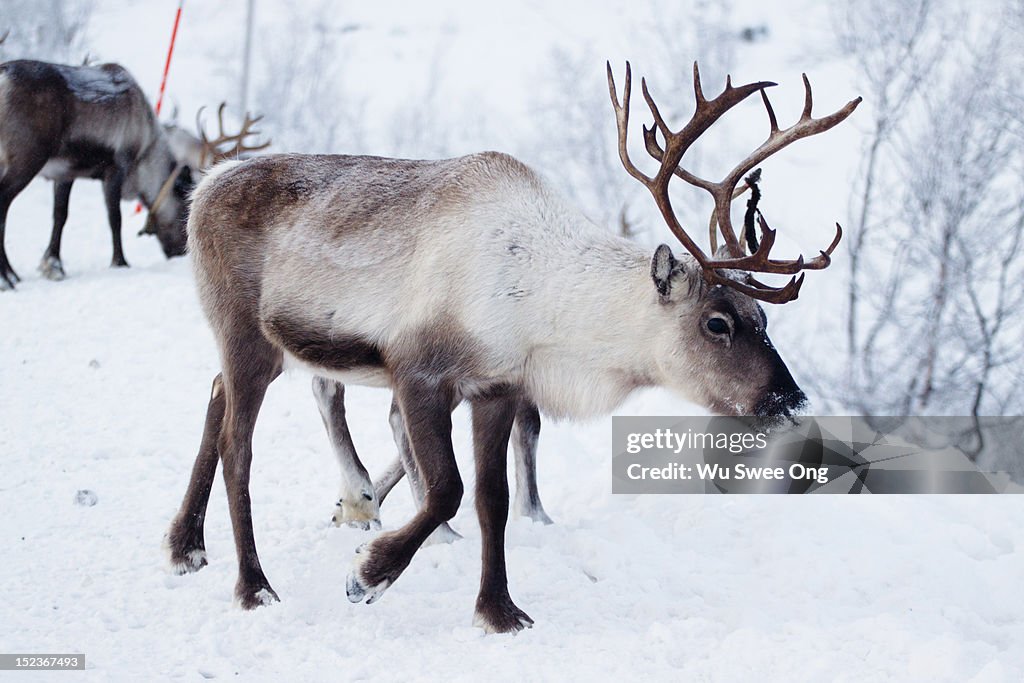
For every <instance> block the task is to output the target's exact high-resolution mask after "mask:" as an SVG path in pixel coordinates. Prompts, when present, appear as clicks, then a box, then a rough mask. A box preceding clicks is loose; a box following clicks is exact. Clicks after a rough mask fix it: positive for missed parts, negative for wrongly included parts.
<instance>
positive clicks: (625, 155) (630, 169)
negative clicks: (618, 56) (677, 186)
mask: <svg viewBox="0 0 1024 683" xmlns="http://www.w3.org/2000/svg"><path fill="white" fill-rule="evenodd" d="M605 67H606V69H607V71H608V94H609V95H610V96H611V98H612V108H613V109H614V110H615V124H616V127H617V128H618V131H619V160H620V161H622V165H623V166H625V167H626V172H627V173H629V175H631V176H633V177H634V178H636V179H637V180H639V181H640V182H641V183H643V184H644V185H649V184H650V183H651V182H652V179H651V178H649V177H647V176H646V175H644V174H643V173H642V172H641V171H640V169H638V168H637V167H636V165H635V164H634V163H633V162H632V160H630V158H629V150H628V149H627V147H626V141H627V139H628V137H627V132H628V130H629V95H630V89H631V88H632V81H633V74H632V72H631V70H630V66H629V62H626V81H625V84H624V86H623V88H622V104H621V105H620V104H619V94H618V89H617V88H616V87H615V76H614V75H613V74H612V63H611V62H605Z"/></svg>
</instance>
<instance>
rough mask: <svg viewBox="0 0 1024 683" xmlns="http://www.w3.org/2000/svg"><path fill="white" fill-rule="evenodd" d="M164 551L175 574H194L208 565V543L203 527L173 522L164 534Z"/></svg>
mask: <svg viewBox="0 0 1024 683" xmlns="http://www.w3.org/2000/svg"><path fill="white" fill-rule="evenodd" d="M163 546H164V552H166V553H167V558H168V560H169V561H170V564H171V571H172V572H174V573H175V574H179V575H180V574H192V573H195V572H197V571H199V570H200V569H202V568H203V567H205V566H206V543H205V542H204V541H203V531H202V529H194V528H190V527H181V526H179V525H178V523H177V522H174V523H172V524H171V529H170V531H168V532H167V535H166V536H164V543H163Z"/></svg>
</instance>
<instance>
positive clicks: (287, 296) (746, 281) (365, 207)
mask: <svg viewBox="0 0 1024 683" xmlns="http://www.w3.org/2000/svg"><path fill="white" fill-rule="evenodd" d="M805 84H806V81H805ZM770 85H773V84H771V83H768V82H758V83H751V84H749V85H743V86H739V87H734V86H733V85H732V84H731V82H727V84H726V88H725V90H724V91H723V92H722V93H721V94H720V95H719V96H718V97H715V98H714V99H711V100H708V99H706V98H705V97H704V95H703V92H702V90H701V84H700V78H699V74H698V72H697V69H696V65H695V66H694V88H695V93H696V99H697V106H696V111H695V113H694V115H693V116H692V118H691V119H690V121H689V122H688V123H687V124H686V125H685V126H684V127H683V128H682V129H681V130H680V131H678V132H673V131H672V130H671V129H670V128H669V127H668V125H667V124H666V122H665V121H664V120H663V119H662V117H661V115H660V113H659V112H658V108H657V107H656V106H655V104H654V100H653V99H652V98H651V97H650V95H649V93H648V92H647V88H646V84H645V85H644V88H643V89H644V97H645V99H646V101H647V103H648V105H649V106H650V109H651V113H652V115H653V116H654V121H655V125H654V127H653V128H652V129H650V130H647V129H645V134H644V138H645V141H646V143H647V144H646V146H647V151H648V153H649V154H650V155H651V156H652V157H653V158H654V159H655V160H656V161H657V162H658V163H659V168H658V172H657V173H656V174H654V175H653V176H648V175H646V174H644V173H643V172H642V171H640V170H639V169H638V168H637V167H636V166H635V165H634V164H633V163H632V161H630V158H629V155H628V153H627V146H626V142H627V124H628V118H629V95H630V74H629V67H628V65H627V73H626V84H625V94H624V98H623V102H622V103H621V104H620V103H619V102H618V98H617V95H616V90H615V85H614V81H613V78H612V73H611V68H610V66H609V69H608V87H609V91H610V92H611V95H612V102H613V104H614V107H615V113H616V120H617V122H618V131H619V152H620V156H621V158H622V162H623V164H624V165H625V167H626V169H627V171H628V172H629V173H630V175H632V176H633V177H635V178H636V179H637V180H639V181H640V182H641V183H642V184H643V185H644V186H645V187H647V188H648V189H649V190H650V192H651V194H652V195H653V197H654V199H655V202H656V203H657V205H658V207H659V209H660V210H661V213H662V215H663V216H664V218H665V220H666V222H667V224H668V226H669V228H670V229H671V230H672V232H673V233H674V234H675V235H676V237H677V238H678V239H679V240H680V242H681V244H682V245H683V247H684V248H685V249H686V251H687V252H688V255H683V256H682V257H680V258H679V259H677V258H675V257H674V256H673V254H672V250H671V249H670V248H669V247H668V246H666V245H661V246H660V247H658V249H657V250H656V251H655V253H654V256H653V258H651V256H649V255H648V254H647V253H645V252H644V251H643V250H642V249H641V248H640V247H638V246H637V245H636V244H633V243H631V242H629V241H627V240H624V239H622V238H619V237H616V236H614V235H613V234H611V233H610V232H608V231H605V230H603V229H601V228H599V227H597V226H596V225H594V224H593V223H591V222H590V221H588V220H587V219H586V218H585V217H583V216H582V215H581V214H580V212H578V211H576V210H575V209H573V208H571V207H569V206H567V205H566V204H565V203H564V202H563V201H562V200H561V199H560V198H559V197H558V196H557V195H556V194H555V193H554V192H553V191H552V190H551V189H550V188H549V187H548V185H547V184H545V183H544V181H543V180H541V179H540V178H539V177H538V176H537V174H535V173H534V172H533V171H532V170H530V169H529V168H528V167H526V166H525V165H523V164H522V163H520V162H518V161H517V160H515V159H514V158H512V157H509V156H507V155H504V154H498V153H493V152H490V153H483V154H475V155H471V156H467V157H461V158H458V159H449V160H442V161H406V160H397V159H381V158H376V157H351V156H305V155H276V156H266V157H262V158H258V159H253V160H251V161H247V162H244V163H239V164H224V165H221V166H218V167H217V168H216V169H214V170H213V171H212V172H211V173H210V174H209V175H208V176H207V178H206V179H205V180H204V181H203V182H202V183H201V184H200V186H199V187H198V189H197V190H196V193H195V199H194V204H193V210H192V215H191V218H190V219H189V245H190V250H191V252H192V253H193V258H194V261H193V263H194V267H195V272H196V277H197V281H198V288H199V294H200V298H201V301H202V305H203V308H204V310H205V312H206V315H207V316H208V318H209V321H210V324H211V326H212V327H213V330H214V332H215V335H216V337H217V341H218V344H219V347H220V352H221V360H222V368H223V376H222V378H223V381H222V383H220V384H219V385H216V384H215V387H214V393H213V397H212V399H211V401H210V407H209V411H208V413H207V422H206V431H205V432H204V435H203V441H204V444H211V447H210V448H209V449H206V450H201V451H200V457H199V458H198V459H197V461H196V464H195V467H194V469H193V473H192V479H191V482H190V484H189V490H188V492H187V494H186V498H185V502H184V504H183V506H182V509H181V510H180V512H179V514H178V516H177V517H176V518H175V521H174V523H173V524H172V528H171V532H170V534H169V539H170V552H171V557H172V559H173V560H174V561H175V562H176V563H177V564H178V567H179V568H180V569H181V570H184V571H189V570H195V569H198V568H199V567H201V566H202V564H204V563H205V559H204V550H203V549H202V547H201V539H202V520H203V514H204V511H205V503H206V499H207V498H208V496H209V491H210V484H211V482H212V479H213V471H214V469H215V468H216V457H210V456H209V454H210V453H216V454H219V457H220V459H221V460H222V462H223V466H224V468H223V469H224V480H225V484H226V486H227V492H228V504H229V508H230V512H231V521H232V526H233V528H234V533H235V544H236V550H237V553H238V564H239V573H238V582H237V584H236V586H235V595H236V597H237V599H238V601H239V602H240V603H241V605H242V606H243V607H245V608H253V607H256V606H258V605H261V604H266V603H269V602H271V601H274V600H276V599H277V594H276V593H275V592H274V591H273V589H271V587H270V583H269V582H268V581H267V579H266V576H265V575H264V573H263V570H262V568H261V566H260V562H259V558H258V556H257V553H256V546H255V541H254V538H253V530H252V517H251V514H252V513H251V508H250V501H249V470H250V463H251V459H252V433H253V427H254V424H255V421H256V415H257V413H258V412H259V408H260V404H261V403H262V400H263V396H264V393H265V391H266V389H267V386H268V385H269V384H270V382H272V381H273V380H274V378H276V377H277V376H278V375H279V374H280V373H281V371H282V367H283V366H284V365H286V364H294V365H298V366H302V367H306V368H308V369H310V370H312V372H313V373H314V374H315V375H318V376H321V377H324V378H326V379H327V380H328V381H337V382H354V383H361V384H369V385H380V386H390V387H392V388H393V390H394V393H395V400H396V403H397V406H398V409H399V412H400V415H401V417H402V419H403V422H404V430H405V433H406V435H407V437H408V439H409V443H410V445H411V451H412V454H413V457H414V459H415V463H416V466H417V469H418V470H419V472H420V474H421V475H422V477H423V479H424V482H425V491H426V499H425V501H424V505H423V506H422V508H421V509H420V510H419V511H418V512H417V513H416V514H415V516H414V517H413V518H412V520H410V521H409V522H408V523H407V524H406V525H405V526H403V527H401V528H399V529H397V530H395V531H391V532H387V533H384V534H382V535H380V536H378V537H377V538H376V539H375V540H373V541H372V542H370V543H368V544H366V545H364V546H363V547H361V548H360V549H359V550H358V551H357V554H356V558H355V563H354V566H353V569H352V573H351V574H350V575H349V578H348V583H347V592H348V596H349V599H350V600H352V601H353V602H358V601H362V600H366V601H367V602H373V601H375V600H377V599H379V598H380V597H381V595H382V594H383V593H384V591H385V590H386V589H387V588H388V587H389V586H391V585H392V584H393V583H394V582H395V580H396V579H397V578H398V577H399V576H400V575H401V573H402V572H403V570H404V569H405V568H406V567H407V566H408V564H409V562H410V561H411V560H412V557H413V555H414V554H415V553H416V550H417V549H418V548H419V547H420V545H421V544H422V543H423V541H424V539H426V538H427V537H428V535H430V534H431V532H433V531H434V529H435V528H437V527H438V525H440V524H441V523H442V522H445V521H447V520H449V519H451V518H452V516H453V515H454V514H455V512H456V510H458V508H459V504H460V501H461V498H462V492H463V485H462V480H461V478H460V476H459V472H458V468H457V466H456V462H455V457H454V453H453V452H452V441H451V419H450V410H451V406H452V405H453V403H454V402H455V401H458V400H460V399H465V400H467V401H469V402H470V404H471V407H472V423H473V436H474V453H475V459H476V508H477V513H478V516H479V519H480V527H481V532H482V536H483V542H482V544H483V558H482V563H483V569H482V573H481V581H480V591H479V594H478V597H477V602H476V613H475V617H476V619H475V621H476V623H478V624H479V625H481V626H482V627H483V628H484V629H485V630H487V631H498V632H507V631H517V630H519V629H521V628H523V627H524V626H527V625H529V624H531V623H532V620H531V619H530V618H529V617H528V616H527V615H526V614H525V613H524V612H523V611H522V610H520V609H519V608H518V607H517V606H516V605H515V604H514V603H513V601H512V599H511V597H510V596H509V592H508V585H507V578H506V570H505V552H504V530H505V524H506V518H507V515H508V483H507V481H506V472H505V467H506V466H505V462H506V450H507V445H508V440H509V435H510V432H511V429H512V425H513V421H514V418H515V412H516V407H517V406H518V405H519V402H520V401H521V400H523V398H527V399H529V400H530V401H533V402H534V403H536V405H537V406H539V408H540V409H541V411H543V412H544V413H546V414H549V415H555V416H570V417H582V416H587V415H594V414H600V413H606V412H608V411H610V410H612V409H613V408H614V407H615V406H616V405H618V404H619V402H620V401H621V400H622V399H623V398H624V397H625V396H626V395H627V394H629V393H630V392H631V391H633V390H634V389H636V388H638V387H643V386H665V387H670V388H672V389H675V390H677V391H678V392H680V393H681V394H682V395H683V396H685V397H688V398H689V399H691V400H693V401H695V402H696V403H699V404H701V405H704V406H707V407H708V408H709V409H711V410H713V411H716V412H720V413H724V414H728V415H743V414H754V415H760V416H763V417H766V418H771V417H778V416H784V415H786V414H788V413H789V412H790V411H792V410H794V409H796V408H798V407H800V406H801V405H802V404H803V403H804V402H805V397H804V394H803V392H801V391H800V389H799V387H798V386H797V384H796V383H795V382H794V381H793V378H792V376H791V375H790V372H789V370H788V369H787V368H786V365H785V364H784V363H783V362H782V359H781V358H780V357H779V354H778V353H777V352H776V350H775V349H774V347H773V346H772V344H771V342H770V340H769V339H768V336H767V333H766V330H765V317H764V313H763V311H762V309H761V308H760V306H759V305H758V302H759V301H764V302H771V303H783V302H786V301H789V300H792V299H794V298H796V296H797V295H798V293H799V291H800V286H801V283H802V282H803V279H802V275H801V277H799V278H794V279H792V280H791V281H790V282H789V283H788V284H786V285H784V286H782V287H774V286H771V285H769V284H764V283H761V282H759V281H757V280H755V279H754V278H753V277H752V276H751V275H750V274H749V272H766V273H784V274H791V275H794V276H795V275H797V274H798V273H802V271H804V270H807V269H820V268H824V267H825V266H827V265H828V262H829V256H830V254H831V252H832V251H833V250H834V249H835V246H836V241H833V243H832V245H831V246H830V247H829V248H828V249H826V250H825V251H824V252H822V253H821V255H819V256H818V257H816V258H815V259H812V260H810V261H804V260H803V259H801V258H798V259H795V260H780V259H774V258H772V257H771V255H770V250H771V248H772V246H773V239H774V233H773V232H772V231H771V230H770V228H768V226H767V225H766V224H765V223H764V222H763V220H762V221H761V222H760V226H761V229H762V231H763V232H762V237H761V242H760V244H759V245H758V246H757V247H756V249H755V250H754V253H753V254H749V255H748V254H745V252H744V248H743V241H742V240H741V239H740V237H739V235H738V234H737V233H736V231H735V230H733V228H732V223H731V218H730V207H731V202H732V199H733V197H734V195H735V194H736V193H737V189H736V188H737V186H738V185H739V183H740V180H741V179H742V178H744V177H745V176H746V175H747V174H748V173H749V172H750V171H751V169H753V168H754V167H755V166H756V165H757V164H758V163H760V162H761V161H763V160H764V159H766V158H767V157H768V156H770V155H771V154H774V153H775V152H777V151H779V150H780V149H782V148H783V147H785V146H786V145H788V144H790V143H792V142H794V141H795V140H797V139H800V138H803V137H807V136H809V135H815V134H818V133H821V132H824V131H826V130H828V129H829V128H831V127H833V126H835V125H836V124H838V123H839V122H841V121H842V120H844V119H845V118H846V117H848V116H849V115H850V113H851V112H853V110H854V108H855V107H856V106H857V104H858V102H859V101H860V100H859V98H858V99H856V100H853V101H852V102H850V103H849V104H847V105H846V106H844V107H843V108H842V109H840V110H839V111H837V112H836V113H834V114H832V115H830V116H826V117H824V118H821V119H815V118H812V116H811V90H810V86H809V85H807V100H806V105H805V107H804V112H803V114H802V116H801V117H800V119H799V121H797V123H796V124H794V125H793V126H792V127H790V128H787V129H785V130H781V129H780V128H779V127H778V125H777V122H776V120H775V114H774V112H773V111H772V108H771V105H770V103H769V102H768V99H767V97H764V103H765V106H766V108H767V111H768V116H769V120H770V123H771V130H770V133H769V136H768V139H767V141H766V142H765V143H764V144H763V145H761V146H760V147H759V148H758V149H757V150H755V151H754V152H753V153H752V154H751V155H750V156H749V157H747V158H746V159H744V160H743V161H742V162H740V164H739V165H737V167H736V168H735V169H733V170H732V171H731V172H730V173H729V174H728V175H727V176H726V177H725V178H724V179H723V180H722V181H721V182H717V183H713V182H710V181H707V180H704V179H702V178H699V177H697V176H695V175H693V174H692V173H690V172H689V171H687V170H685V169H684V168H683V167H682V166H681V165H680V162H681V161H682V158H683V156H684V154H685V153H686V151H687V150H688V149H689V148H690V146H691V145H692V144H693V143H694V142H695V141H696V140H697V139H698V138H699V137H700V136H701V134H702V133H704V131H706V130H707V129H708V128H709V127H710V126H711V125H712V124H713V123H714V122H715V121H717V120H718V119H719V118H721V117H722V115H724V114H725V113H726V112H727V111H728V110H730V109H731V108H732V107H734V106H735V105H736V104H738V103H739V102H741V101H742V100H744V99H745V98H746V97H748V96H749V95H751V94H753V93H756V92H761V93H762V95H763V93H764V90H765V89H766V88H767V87H769V86H770ZM659 135H660V137H661V141H659V139H658V138H659ZM673 177H679V178H681V179H682V180H684V181H685V182H687V183H689V184H691V185H695V186H697V187H700V188H702V189H704V190H706V191H707V192H709V193H710V194H711V195H712V197H713V198H714V200H715V218H714V219H713V220H714V222H715V223H717V224H718V225H719V227H720V229H721V233H722V236H723V237H724V240H725V245H724V250H725V253H722V254H715V255H713V256H708V255H706V254H705V252H703V251H702V250H701V249H700V248H699V247H698V246H697V244H696V242H695V240H694V239H693V238H691V237H690V235H689V234H688V233H687V231H686V230H684V229H683V228H682V224H681V222H680V220H679V219H678V218H677V217H676V215H675V213H674V211H673V208H672V205H671V200H670V197H669V194H668V186H669V181H670V180H671V179H672V178H673ZM837 237H838V235H837ZM748 271H749V272H748ZM214 445H215V446H214ZM204 454H205V455H204Z"/></svg>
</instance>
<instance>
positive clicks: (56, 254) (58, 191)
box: [39, 180, 75, 280]
mask: <svg viewBox="0 0 1024 683" xmlns="http://www.w3.org/2000/svg"><path fill="white" fill-rule="evenodd" d="M74 182H75V181H74V180H56V181H54V183H53V230H52V231H51V233H50V244H49V246H48V247H46V252H45V253H44V254H43V260H42V261H40V263H39V272H40V273H42V275H43V277H45V278H46V279H47V280H63V279H64V264H63V263H62V262H61V260H60V239H61V235H63V234H64V224H65V223H67V222H68V204H69V202H70V201H71V186H72V184H73V183H74Z"/></svg>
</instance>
